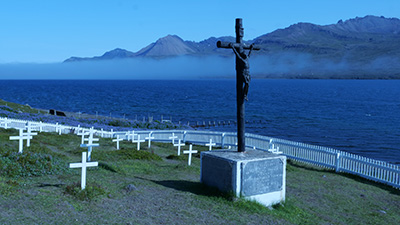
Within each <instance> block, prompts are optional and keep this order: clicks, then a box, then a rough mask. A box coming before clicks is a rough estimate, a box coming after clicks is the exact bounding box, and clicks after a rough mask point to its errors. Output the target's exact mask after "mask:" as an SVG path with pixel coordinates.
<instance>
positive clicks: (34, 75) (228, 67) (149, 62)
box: [0, 56, 235, 80]
mask: <svg viewBox="0 0 400 225" xmlns="http://www.w3.org/2000/svg"><path fill="white" fill-rule="evenodd" d="M234 68H235V67H234V58H221V57H217V56H215V57H188V56H182V57H172V58H163V59H152V58H133V59H116V60H97V61H78V62H66V63H48V64H33V63H13V64H0V79H42V80H43V79H46V80H48V79H56V80H58V79H97V80H102V79H113V80H114V79H136V80H137V79H161V80H165V79H199V78H212V77H223V76H227V75H228V74H231V76H233V75H234V73H235V69H234Z"/></svg>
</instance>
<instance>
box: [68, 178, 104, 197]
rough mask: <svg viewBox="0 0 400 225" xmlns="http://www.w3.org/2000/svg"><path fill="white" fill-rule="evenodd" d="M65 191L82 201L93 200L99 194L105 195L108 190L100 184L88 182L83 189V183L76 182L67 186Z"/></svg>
mask: <svg viewBox="0 0 400 225" xmlns="http://www.w3.org/2000/svg"><path fill="white" fill-rule="evenodd" d="M64 193H65V194H69V195H72V196H74V197H75V198H77V199H79V200H81V201H92V200H93V199H95V198H96V197H98V196H101V195H105V194H106V191H105V190H104V189H103V188H102V187H101V186H100V185H98V184H88V185H86V187H85V189H83V190H82V189H81V183H80V182H76V183H73V184H72V185H68V186H66V188H65V192H64Z"/></svg>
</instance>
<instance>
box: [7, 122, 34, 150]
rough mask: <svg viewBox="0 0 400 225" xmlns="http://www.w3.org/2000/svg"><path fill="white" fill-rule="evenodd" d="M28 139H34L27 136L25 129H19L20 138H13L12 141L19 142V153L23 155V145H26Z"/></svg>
mask: <svg viewBox="0 0 400 225" xmlns="http://www.w3.org/2000/svg"><path fill="white" fill-rule="evenodd" d="M27 139H32V136H26V135H25V134H24V132H23V129H22V128H21V129H19V136H11V137H10V140H18V141H19V148H18V152H19V153H22V151H23V145H24V140H27Z"/></svg>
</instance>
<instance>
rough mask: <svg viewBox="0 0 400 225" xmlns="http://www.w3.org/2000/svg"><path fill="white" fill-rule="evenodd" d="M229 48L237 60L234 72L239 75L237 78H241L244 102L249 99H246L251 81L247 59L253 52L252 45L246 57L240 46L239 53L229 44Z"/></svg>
mask: <svg viewBox="0 0 400 225" xmlns="http://www.w3.org/2000/svg"><path fill="white" fill-rule="evenodd" d="M229 47H231V48H232V49H233V52H234V53H235V55H236V56H237V58H238V59H239V60H237V62H236V72H237V73H238V74H239V76H242V78H243V82H244V90H243V95H244V96H243V97H244V99H246V101H248V100H249V99H248V98H247V93H248V92H249V84H250V80H251V77H250V65H249V58H250V54H251V51H252V50H253V44H252V45H250V51H249V54H247V55H246V52H245V51H244V49H243V47H242V46H240V47H239V51H237V50H236V48H235V47H234V46H233V45H232V44H231V43H229Z"/></svg>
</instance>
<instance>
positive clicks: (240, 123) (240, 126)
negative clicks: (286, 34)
mask: <svg viewBox="0 0 400 225" xmlns="http://www.w3.org/2000/svg"><path fill="white" fill-rule="evenodd" d="M235 31H236V43H229V42H221V41H218V42H217V47H218V48H232V47H233V48H235V49H237V50H239V48H243V49H253V50H259V49H260V48H259V47H256V46H254V47H252V48H251V47H249V46H246V45H245V44H243V34H244V32H243V25H242V19H241V18H237V19H236V25H235ZM239 60H240V59H239V56H238V55H236V104H237V143H238V151H239V152H245V151H246V143H245V107H244V88H243V83H244V77H243V73H241V72H240V71H241V70H243V68H240V64H239Z"/></svg>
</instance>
